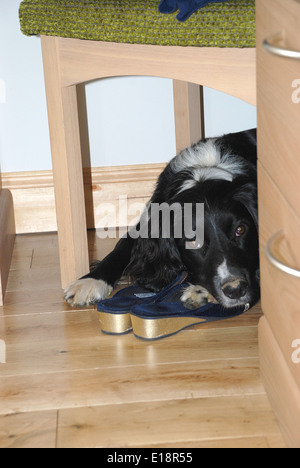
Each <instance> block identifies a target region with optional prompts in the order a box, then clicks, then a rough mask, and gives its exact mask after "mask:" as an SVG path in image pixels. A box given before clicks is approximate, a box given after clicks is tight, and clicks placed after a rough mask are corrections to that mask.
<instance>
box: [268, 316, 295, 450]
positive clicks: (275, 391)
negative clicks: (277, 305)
mask: <svg viewBox="0 0 300 468" xmlns="http://www.w3.org/2000/svg"><path fill="white" fill-rule="evenodd" d="M259 348H260V368H261V375H262V379H263V383H264V386H265V389H266V391H267V394H268V397H269V400H270V402H271V404H272V408H273V410H274V412H275V415H276V417H277V419H278V421H279V425H280V429H281V431H282V434H283V436H284V438H285V439H286V441H287V443H288V446H289V447H290V448H299V447H300V394H299V389H298V386H297V384H296V382H295V379H294V377H293V375H292V373H291V371H290V369H289V366H288V365H287V363H286V361H285V358H284V356H283V354H282V353H281V350H280V348H279V347H278V343H277V341H276V339H275V338H274V335H273V332H272V330H271V328H270V326H269V324H268V321H267V319H266V318H265V317H263V318H262V319H261V320H260V323H259ZM292 352H293V348H292V347H291V360H292ZM294 365H295V367H296V366H298V367H299V371H300V364H294Z"/></svg>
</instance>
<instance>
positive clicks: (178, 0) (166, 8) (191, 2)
mask: <svg viewBox="0 0 300 468" xmlns="http://www.w3.org/2000/svg"><path fill="white" fill-rule="evenodd" d="M226 1H228V0H162V1H161V2H160V5H159V11H160V12H161V13H174V11H176V10H178V9H179V13H178V15H177V19H178V20H179V21H185V20H187V19H188V18H189V17H190V16H191V15H192V14H193V13H194V12H195V11H197V10H199V8H202V7H204V6H205V5H207V4H208V3H220V2H226Z"/></svg>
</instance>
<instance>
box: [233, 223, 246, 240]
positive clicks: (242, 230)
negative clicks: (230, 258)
mask: <svg viewBox="0 0 300 468" xmlns="http://www.w3.org/2000/svg"><path fill="white" fill-rule="evenodd" d="M245 232H246V226H244V225H243V224H241V225H240V226H238V227H237V228H236V230H235V233H234V235H235V237H241V236H242V235H243V234H245Z"/></svg>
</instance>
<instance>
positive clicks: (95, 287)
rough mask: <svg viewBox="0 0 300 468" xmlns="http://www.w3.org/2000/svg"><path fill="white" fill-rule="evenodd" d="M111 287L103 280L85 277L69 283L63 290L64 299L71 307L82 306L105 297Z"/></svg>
mask: <svg viewBox="0 0 300 468" xmlns="http://www.w3.org/2000/svg"><path fill="white" fill-rule="evenodd" d="M111 291H112V287H111V286H109V284H107V283H106V282H105V281H102V280H95V279H93V278H85V279H81V280H78V281H74V283H71V284H70V285H69V286H68V287H67V289H66V290H65V300H66V301H67V302H68V304H70V305H71V306H72V307H76V306H77V307H84V306H87V305H91V304H95V303H97V302H99V301H101V300H102V299H106V298H107V297H108V296H109V294H110V293H111Z"/></svg>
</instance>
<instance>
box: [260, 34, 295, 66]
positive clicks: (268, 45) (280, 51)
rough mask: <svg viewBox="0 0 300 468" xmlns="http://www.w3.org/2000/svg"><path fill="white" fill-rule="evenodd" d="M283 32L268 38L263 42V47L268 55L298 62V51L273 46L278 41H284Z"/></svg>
mask: <svg viewBox="0 0 300 468" xmlns="http://www.w3.org/2000/svg"><path fill="white" fill-rule="evenodd" d="M283 36H284V35H283V32H282V31H281V32H278V33H276V34H274V35H273V36H270V37H268V38H267V39H265V40H264V42H263V47H264V48H265V49H266V51H267V52H269V53H270V54H274V55H277V56H279V57H286V58H291V59H296V60H300V51H297V50H290V49H285V48H283V47H279V46H277V45H275V43H276V42H278V41H284V37H283Z"/></svg>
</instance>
